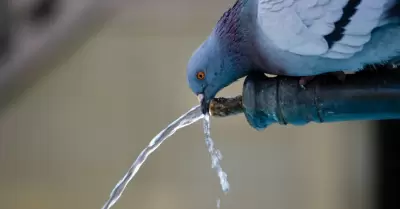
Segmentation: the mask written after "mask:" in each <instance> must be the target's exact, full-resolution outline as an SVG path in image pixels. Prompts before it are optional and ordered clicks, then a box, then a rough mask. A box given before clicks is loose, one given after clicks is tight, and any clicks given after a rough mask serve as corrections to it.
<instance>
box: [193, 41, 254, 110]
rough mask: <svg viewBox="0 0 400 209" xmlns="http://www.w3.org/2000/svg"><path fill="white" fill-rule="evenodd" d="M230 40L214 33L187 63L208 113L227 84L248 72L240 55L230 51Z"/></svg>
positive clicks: (194, 91)
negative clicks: (224, 42) (227, 41)
mask: <svg viewBox="0 0 400 209" xmlns="http://www.w3.org/2000/svg"><path fill="white" fill-rule="evenodd" d="M229 51H230V50H228V47H227V45H226V44H221V42H220V41H219V39H217V38H215V37H213V36H210V37H209V38H208V39H207V40H205V41H204V42H203V43H202V44H201V45H200V46H199V48H197V50H195V51H194V53H193V54H192V56H191V58H190V60H189V62H188V66H187V81H188V83H189V87H190V88H191V90H192V91H193V93H194V94H196V95H197V97H198V99H199V101H200V103H201V106H202V112H203V114H207V113H208V109H209V104H210V101H211V100H212V99H213V98H214V97H215V95H216V94H217V93H218V92H219V91H220V90H221V89H223V88H224V87H226V86H228V85H230V84H231V83H233V82H234V81H236V80H237V79H239V78H241V77H243V76H244V75H245V72H246V70H245V68H244V67H245V66H243V65H242V64H240V63H238V61H239V60H242V59H240V58H238V56H237V55H236V54H235V53H233V52H232V51H231V52H229Z"/></svg>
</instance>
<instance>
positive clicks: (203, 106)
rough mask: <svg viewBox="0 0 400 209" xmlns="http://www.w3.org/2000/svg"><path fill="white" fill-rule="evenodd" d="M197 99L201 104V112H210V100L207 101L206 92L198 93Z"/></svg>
mask: <svg viewBox="0 0 400 209" xmlns="http://www.w3.org/2000/svg"><path fill="white" fill-rule="evenodd" d="M197 99H198V100H199V102H200V106H201V112H202V113H203V114H204V115H205V114H208V112H209V111H208V110H209V108H210V102H209V101H206V98H205V96H204V94H198V95H197Z"/></svg>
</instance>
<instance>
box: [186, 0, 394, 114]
mask: <svg viewBox="0 0 400 209" xmlns="http://www.w3.org/2000/svg"><path fill="white" fill-rule="evenodd" d="M399 57H400V0H237V1H236V2H235V3H234V4H233V5H232V6H231V7H230V8H229V9H228V10H227V11H226V12H225V13H224V14H223V15H222V17H221V18H220V19H219V20H218V21H217V23H216V25H215V27H214V28H213V29H212V31H211V33H210V34H209V35H208V37H207V38H205V40H204V41H203V42H202V43H201V44H200V46H199V47H198V48H197V49H196V50H194V52H193V54H192V55H191V57H190V59H189V61H188V63H187V69H186V74H187V81H188V85H189V88H190V89H191V90H192V91H193V93H194V94H195V95H197V97H198V99H199V101H200V103H201V107H202V112H203V114H208V108H209V104H210V101H211V100H212V99H213V98H214V97H215V96H216V94H217V93H218V92H219V91H220V90H221V89H223V88H225V87H227V86H229V85H230V84H232V83H233V82H236V81H237V80H238V79H240V78H242V77H245V76H247V75H248V74H249V73H250V72H255V71H257V72H262V73H266V74H270V75H283V76H296V77H300V78H301V79H300V81H299V82H300V84H301V82H303V83H307V82H308V81H309V80H312V78H313V77H314V76H317V75H320V74H326V73H333V74H335V73H339V74H340V73H341V72H343V73H354V72H357V71H360V70H361V69H362V68H363V66H366V65H373V64H378V63H388V62H390V61H391V60H394V59H396V60H398V58H399Z"/></svg>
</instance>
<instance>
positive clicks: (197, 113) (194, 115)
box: [102, 105, 229, 209]
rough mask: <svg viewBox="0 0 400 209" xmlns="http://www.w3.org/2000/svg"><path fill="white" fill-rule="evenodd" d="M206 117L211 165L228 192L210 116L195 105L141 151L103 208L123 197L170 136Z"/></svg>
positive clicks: (205, 128) (207, 142)
mask: <svg viewBox="0 0 400 209" xmlns="http://www.w3.org/2000/svg"><path fill="white" fill-rule="evenodd" d="M202 118H204V120H203V127H204V134H205V141H206V146H207V149H208V151H209V153H210V155H211V160H212V163H211V167H212V168H213V169H215V170H216V171H217V174H218V177H219V178H220V184H221V187H222V191H223V192H224V193H227V192H228V191H229V183H228V181H227V175H226V173H225V172H224V171H223V170H222V168H221V166H220V164H219V161H220V160H221V159H222V155H221V152H220V151H219V150H218V149H215V148H214V142H213V140H212V139H211V137H210V116H209V115H203V114H202V113H201V108H200V106H199V105H198V106H195V107H193V108H192V109H190V110H189V111H188V112H187V113H185V114H183V115H182V116H181V117H179V118H178V119H176V120H175V121H174V122H172V123H171V124H169V125H168V126H167V128H165V129H164V130H162V131H161V132H160V133H159V134H158V135H157V136H155V137H154V138H153V139H152V140H151V141H150V143H149V145H148V146H147V147H146V148H145V149H144V150H143V151H142V152H141V153H140V155H139V156H138V157H137V158H136V160H135V161H134V163H133V164H132V165H131V167H130V168H129V170H128V171H127V172H126V174H125V175H124V177H123V178H122V179H121V180H120V181H119V182H118V184H117V185H116V186H115V187H114V189H113V190H112V191H111V194H110V198H109V199H108V200H107V202H106V203H105V204H104V206H103V207H102V209H110V208H111V207H112V206H113V205H114V204H115V203H116V202H117V201H118V199H119V198H120V197H121V195H122V193H123V192H124V190H125V188H126V186H127V185H128V183H129V182H130V181H131V180H132V178H133V177H134V176H135V175H136V173H137V172H138V170H139V168H140V167H141V166H142V165H143V163H144V162H145V161H146V159H147V157H148V156H149V155H150V154H151V153H153V152H154V151H155V150H156V149H157V148H158V147H159V146H160V145H161V144H162V143H163V142H164V141H165V140H166V139H167V138H168V137H170V136H171V135H172V134H174V133H175V132H176V131H177V130H178V129H181V128H183V127H185V126H188V125H190V124H192V123H195V122H197V121H198V120H200V119H202ZM217 207H218V208H219V207H220V200H219V199H218V200H217Z"/></svg>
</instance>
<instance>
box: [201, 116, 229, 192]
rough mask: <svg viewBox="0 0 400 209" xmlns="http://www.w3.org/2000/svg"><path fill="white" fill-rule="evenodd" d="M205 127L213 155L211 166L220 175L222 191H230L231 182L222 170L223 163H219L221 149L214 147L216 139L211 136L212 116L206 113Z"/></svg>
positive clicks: (208, 146) (205, 133)
mask: <svg viewBox="0 0 400 209" xmlns="http://www.w3.org/2000/svg"><path fill="white" fill-rule="evenodd" d="M203 128H204V135H205V141H206V146H207V149H208V152H209V153H210V155H211V167H212V168H213V169H215V171H216V172H217V174H218V177H219V183H220V184H221V188H222V191H223V192H224V193H225V194H226V193H227V192H228V191H229V187H230V186H229V182H228V175H226V173H225V172H224V171H223V170H222V168H221V165H220V163H219V161H220V160H222V154H221V151H219V150H218V149H215V148H214V141H213V140H212V138H211V130H210V116H209V115H206V116H205V117H204V120H203Z"/></svg>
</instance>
